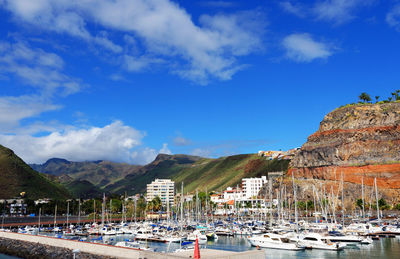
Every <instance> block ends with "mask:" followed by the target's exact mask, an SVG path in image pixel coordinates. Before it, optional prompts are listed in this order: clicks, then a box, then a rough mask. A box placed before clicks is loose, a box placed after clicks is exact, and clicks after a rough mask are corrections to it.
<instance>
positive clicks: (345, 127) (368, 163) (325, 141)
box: [290, 103, 400, 193]
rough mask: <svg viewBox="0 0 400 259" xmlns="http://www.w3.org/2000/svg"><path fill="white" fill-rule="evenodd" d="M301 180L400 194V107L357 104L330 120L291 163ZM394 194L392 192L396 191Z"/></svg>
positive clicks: (398, 105) (342, 109)
mask: <svg viewBox="0 0 400 259" xmlns="http://www.w3.org/2000/svg"><path fill="white" fill-rule="evenodd" d="M290 172H291V173H295V176H296V178H306V179H310V178H313V179H321V180H339V179H340V177H341V172H343V176H344V181H345V182H348V183H357V184H360V183H361V177H364V183H366V184H367V185H372V184H373V179H374V177H377V182H378V187H379V188H380V189H387V190H392V191H395V193H400V103H385V104H369V105H356V106H349V107H344V108H339V109H336V110H334V111H333V112H331V113H329V114H328V115H326V116H325V118H324V119H323V121H322V122H321V123H320V127H319V130H318V131H317V132H315V133H314V134H312V135H311V136H309V137H308V140H307V142H306V143H305V144H304V145H303V146H302V147H301V150H300V152H299V153H298V154H297V155H296V156H295V158H294V159H293V160H292V161H291V164H290ZM392 191H390V192H391V193H393V192H392Z"/></svg>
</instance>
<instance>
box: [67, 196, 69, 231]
mask: <svg viewBox="0 0 400 259" xmlns="http://www.w3.org/2000/svg"><path fill="white" fill-rule="evenodd" d="M68 217H69V201H68V202H67V229H68V228H69V224H68V219H69V218H68Z"/></svg>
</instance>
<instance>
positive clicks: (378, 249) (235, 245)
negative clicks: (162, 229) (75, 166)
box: [0, 235, 400, 259]
mask: <svg viewBox="0 0 400 259" xmlns="http://www.w3.org/2000/svg"><path fill="white" fill-rule="evenodd" d="M132 237H133V236H129V235H121V236H111V237H104V239H103V242H105V243H109V244H115V243H116V242H118V241H123V240H127V239H131V238H132ZM143 243H144V244H146V242H144V241H143ZM146 245H147V246H148V247H152V248H155V249H156V251H157V252H173V251H174V250H176V249H178V248H179V247H180V244H179V243H169V244H167V243H154V242H147V244H146ZM201 248H211V249H220V250H227V251H235V252H241V251H247V250H251V249H257V248H255V247H251V246H250V245H249V243H248V241H247V238H246V237H240V236H238V237H236V236H235V237H225V236H221V237H219V239H218V240H217V241H209V242H207V244H205V245H202V246H201ZM263 250H264V251H265V258H266V259H269V258H270V259H272V258H273V259H290V258H312V259H320V258H321V259H322V258H323V259H329V258H332V259H333V258H346V259H361V258H374V259H378V258H382V259H399V258H400V237H397V238H381V239H380V240H375V241H374V242H373V243H372V244H371V245H359V244H358V245H349V246H347V247H346V249H344V250H342V251H324V250H315V249H314V250H304V251H286V250H278V249H263ZM17 258H18V257H13V256H8V255H4V254H0V259H17Z"/></svg>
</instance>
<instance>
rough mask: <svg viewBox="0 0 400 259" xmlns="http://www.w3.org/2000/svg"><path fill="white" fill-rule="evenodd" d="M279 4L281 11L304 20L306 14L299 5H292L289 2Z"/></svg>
mask: <svg viewBox="0 0 400 259" xmlns="http://www.w3.org/2000/svg"><path fill="white" fill-rule="evenodd" d="M279 4H280V6H281V7H282V8H283V10H285V11H286V12H288V13H291V14H294V15H296V16H298V17H301V18H304V17H305V16H306V14H307V12H306V9H304V8H303V7H302V6H300V5H299V4H293V3H292V2H289V1H284V2H280V3H279Z"/></svg>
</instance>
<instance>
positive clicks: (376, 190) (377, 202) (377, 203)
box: [374, 177, 381, 222]
mask: <svg viewBox="0 0 400 259" xmlns="http://www.w3.org/2000/svg"><path fill="white" fill-rule="evenodd" d="M374 182H375V196H376V213H378V222H380V221H381V215H380V214H379V200H378V185H377V183H376V177H375V180H374Z"/></svg>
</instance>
